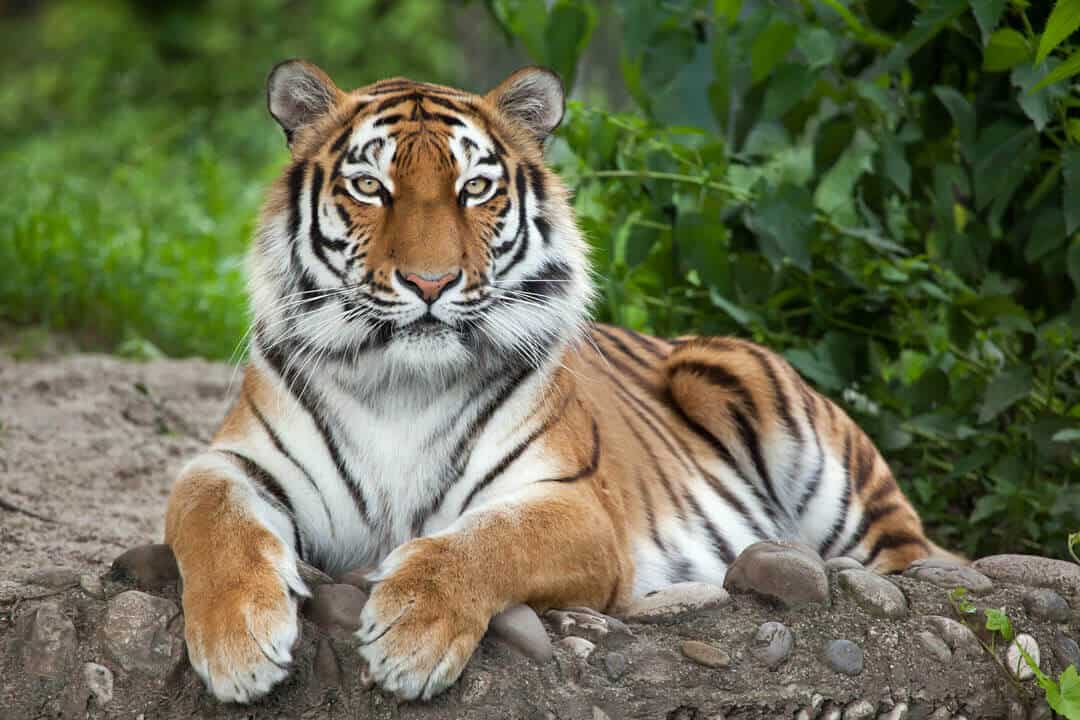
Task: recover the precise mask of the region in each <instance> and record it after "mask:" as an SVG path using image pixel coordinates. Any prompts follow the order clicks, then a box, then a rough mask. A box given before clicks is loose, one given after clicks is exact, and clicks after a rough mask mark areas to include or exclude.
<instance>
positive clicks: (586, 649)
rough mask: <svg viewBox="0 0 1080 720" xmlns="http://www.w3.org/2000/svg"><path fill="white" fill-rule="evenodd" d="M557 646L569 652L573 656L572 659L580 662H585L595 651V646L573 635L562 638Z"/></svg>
mask: <svg viewBox="0 0 1080 720" xmlns="http://www.w3.org/2000/svg"><path fill="white" fill-rule="evenodd" d="M559 645H560V646H562V647H564V648H566V649H567V650H569V651H570V652H571V653H573V654H574V657H577V658H579V659H581V660H587V659H588V658H589V656H590V655H592V652H593V650H595V649H596V645H594V644H593V643H592V642H590V641H588V640H586V639H585V638H580V637H576V636H574V635H570V636H569V637H564V638H563V639H562V640H560V641H559Z"/></svg>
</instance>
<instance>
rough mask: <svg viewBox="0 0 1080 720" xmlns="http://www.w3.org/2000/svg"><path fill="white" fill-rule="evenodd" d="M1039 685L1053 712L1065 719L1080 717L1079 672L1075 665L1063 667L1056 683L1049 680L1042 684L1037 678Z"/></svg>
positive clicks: (1070, 719) (1071, 719)
mask: <svg viewBox="0 0 1080 720" xmlns="http://www.w3.org/2000/svg"><path fill="white" fill-rule="evenodd" d="M1051 683H1053V685H1052V687H1050V684H1051ZM1039 685H1041V686H1042V688H1043V690H1045V691H1046V703H1047V704H1048V705H1049V706H1050V707H1051V708H1053V710H1054V712H1056V713H1057V714H1059V715H1062V716H1063V717H1065V718H1067V720H1076V719H1077V718H1080V674H1078V673H1077V672H1076V666H1075V665H1070V666H1069V667H1067V668H1065V670H1064V672H1062V673H1061V677H1060V678H1058V681H1057V682H1056V683H1054V682H1053V681H1049V682H1047V683H1045V684H1044V681H1043V680H1042V678H1039Z"/></svg>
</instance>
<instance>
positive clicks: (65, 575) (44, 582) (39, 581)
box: [26, 568, 79, 590]
mask: <svg viewBox="0 0 1080 720" xmlns="http://www.w3.org/2000/svg"><path fill="white" fill-rule="evenodd" d="M26 582H28V583H30V584H31V585H40V586H41V587H47V588H53V589H54V590H62V589H64V588H70V587H75V586H76V585H78V584H79V573H77V572H76V571H74V570H69V569H67V568H49V569H48V570H39V571H38V572H36V573H34V574H33V575H30V576H29V577H28V578H26Z"/></svg>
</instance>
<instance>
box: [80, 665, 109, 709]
mask: <svg viewBox="0 0 1080 720" xmlns="http://www.w3.org/2000/svg"><path fill="white" fill-rule="evenodd" d="M81 679H82V682H83V684H84V685H85V686H86V689H87V690H89V691H90V694H91V695H92V696H93V698H94V702H96V703H97V705H98V707H101V706H103V705H106V704H108V703H109V702H110V701H112V699H113V674H112V670H110V669H109V668H107V667H105V666H104V665H98V664H97V663H92V662H88V663H86V664H85V665H83V667H82V677H81Z"/></svg>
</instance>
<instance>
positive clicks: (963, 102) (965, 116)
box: [934, 85, 975, 162]
mask: <svg viewBox="0 0 1080 720" xmlns="http://www.w3.org/2000/svg"><path fill="white" fill-rule="evenodd" d="M934 95H936V96H937V99H938V100H940V101H941V104H942V105H944V106H945V109H946V110H948V111H949V115H950V116H951V117H952V121H953V125H955V126H956V132H957V135H959V137H960V152H961V153H962V154H963V156H964V159H965V160H967V161H968V162H972V161H973V160H974V158H975V111H974V110H973V109H972V108H971V103H969V102H968V101H967V99H966V98H965V97H964V96H963V95H961V94H960V93H958V92H957V91H956V90H954V89H952V88H951V87H947V86H945V85H938V86H937V87H935V88H934Z"/></svg>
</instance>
